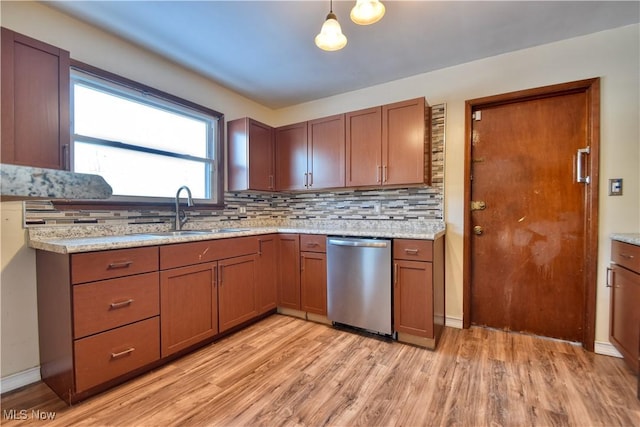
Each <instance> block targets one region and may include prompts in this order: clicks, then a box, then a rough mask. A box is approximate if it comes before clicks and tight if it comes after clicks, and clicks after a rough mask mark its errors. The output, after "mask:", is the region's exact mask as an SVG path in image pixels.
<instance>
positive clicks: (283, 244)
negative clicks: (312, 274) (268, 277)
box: [278, 234, 300, 310]
mask: <svg viewBox="0 0 640 427" xmlns="http://www.w3.org/2000/svg"><path fill="white" fill-rule="evenodd" d="M278 255H279V258H280V259H279V262H278V264H279V268H278V307H284V308H290V309H293V310H300V237H299V236H298V235H297V234H280V236H279V237H278Z"/></svg>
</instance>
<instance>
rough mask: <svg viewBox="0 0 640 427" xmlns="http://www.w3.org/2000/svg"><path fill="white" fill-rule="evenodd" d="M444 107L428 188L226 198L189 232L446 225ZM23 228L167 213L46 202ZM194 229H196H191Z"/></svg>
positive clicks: (31, 207)
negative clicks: (352, 223) (322, 223)
mask: <svg viewBox="0 0 640 427" xmlns="http://www.w3.org/2000/svg"><path fill="white" fill-rule="evenodd" d="M445 116H446V106H445V104H439V105H436V106H433V107H432V115H431V120H432V134H431V144H432V146H431V148H432V153H431V159H432V163H431V170H432V185H431V186H430V187H427V186H422V187H410V188H396V189H368V190H354V189H344V190H336V191H322V192H313V193H253V192H240V193H225V209H224V210H217V211H210V210H198V207H197V206H195V207H194V208H189V210H188V215H189V217H190V222H191V223H192V224H191V227H190V228H197V223H198V222H203V223H205V222H206V223H211V222H218V221H238V220H242V221H273V220H367V221H370V220H384V221H442V220H443V196H444V143H445V133H444V129H445ZM24 218H25V225H26V226H27V227H29V226H49V225H51V226H56V225H82V224H87V225H95V224H104V225H125V224H163V223H171V222H172V221H173V218H174V213H173V210H172V209H167V210H144V209H135V210H114V211H111V210H99V209H93V210H56V208H55V206H54V205H53V204H52V203H51V202H48V201H28V202H25V217H24ZM193 223H196V224H193Z"/></svg>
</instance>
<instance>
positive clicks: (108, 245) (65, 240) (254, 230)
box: [29, 222, 445, 254]
mask: <svg viewBox="0 0 640 427" xmlns="http://www.w3.org/2000/svg"><path fill="white" fill-rule="evenodd" d="M235 228H236V230H233V231H222V230H225V229H210V230H208V231H206V230H187V231H198V234H186V235H181V236H172V235H157V234H153V233H158V231H153V230H151V231H144V232H136V233H132V234H111V235H102V236H74V237H62V235H64V234H65V233H63V232H61V231H62V230H59V231H58V232H57V234H58V235H57V236H56V235H55V233H56V231H55V230H47V232H45V233H38V232H37V231H32V230H31V229H30V230H29V246H30V247H31V248H34V249H41V250H45V251H50V252H57V253H62V254H67V253H80V252H91V251H100V250H108V249H122V248H133V247H140V246H155V245H166V244H172V243H184V242H195V241H201V240H212V239H225V238H230V237H240V236H256V235H262V234H271V233H301V234H326V235H331V236H351V237H379V238H404V239H422V240H434V239H436V238H438V237H440V236H443V235H444V234H445V226H444V224H443V223H441V222H429V223H425V224H421V226H419V227H414V229H410V228H405V229H402V228H398V227H395V228H393V227H388V228H385V227H379V226H378V227H371V226H368V227H357V226H353V227H348V226H344V224H341V227H328V226H327V225H318V224H310V226H300V225H291V224H280V225H275V226H267V227H259V226H257V227H256V226H254V227H242V226H241V225H240V226H238V227H235ZM66 235H67V236H68V235H73V233H72V232H71V233H69V232H67V233H66Z"/></svg>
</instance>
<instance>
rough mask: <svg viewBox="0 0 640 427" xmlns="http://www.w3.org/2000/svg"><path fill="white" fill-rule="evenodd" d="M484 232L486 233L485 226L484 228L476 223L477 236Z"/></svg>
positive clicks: (474, 228)
mask: <svg viewBox="0 0 640 427" xmlns="http://www.w3.org/2000/svg"><path fill="white" fill-rule="evenodd" d="M482 233H484V228H482V227H481V226H479V225H476V226H475V227H473V234H475V235H476V236H481V235H482Z"/></svg>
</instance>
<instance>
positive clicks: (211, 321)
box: [160, 263, 218, 357]
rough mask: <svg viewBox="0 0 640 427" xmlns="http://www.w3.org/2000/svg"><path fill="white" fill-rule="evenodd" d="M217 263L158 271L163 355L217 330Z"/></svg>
mask: <svg viewBox="0 0 640 427" xmlns="http://www.w3.org/2000/svg"><path fill="white" fill-rule="evenodd" d="M216 270H217V267H216V263H205V264H199V265H193V266H190V267H181V268H174V269H171V270H166V271H162V272H160V334H161V342H162V347H161V350H162V357H165V356H168V355H170V354H173V353H175V352H177V351H179V350H182V349H184V348H187V347H189V346H191V345H193V344H197V343H199V342H200V341H203V340H204V339H206V338H209V337H212V336H214V335H215V334H217V333H218V293H217V292H216Z"/></svg>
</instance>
